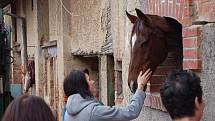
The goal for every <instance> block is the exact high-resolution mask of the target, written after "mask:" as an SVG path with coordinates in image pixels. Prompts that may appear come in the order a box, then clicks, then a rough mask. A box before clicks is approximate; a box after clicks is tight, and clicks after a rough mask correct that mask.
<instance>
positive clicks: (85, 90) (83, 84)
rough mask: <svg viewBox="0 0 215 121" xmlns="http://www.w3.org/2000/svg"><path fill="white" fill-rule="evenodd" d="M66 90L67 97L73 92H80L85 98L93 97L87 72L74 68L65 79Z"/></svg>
mask: <svg viewBox="0 0 215 121" xmlns="http://www.w3.org/2000/svg"><path fill="white" fill-rule="evenodd" d="M63 87H64V92H65V95H66V96H67V97H69V96H70V95H73V94H80V95H81V96H82V97H83V98H87V97H92V93H91V91H90V88H89V84H88V81H87V79H86V77H85V73H84V72H83V71H80V70H74V71H72V72H70V74H69V75H68V76H67V77H66V78H65V79H64V84H63Z"/></svg>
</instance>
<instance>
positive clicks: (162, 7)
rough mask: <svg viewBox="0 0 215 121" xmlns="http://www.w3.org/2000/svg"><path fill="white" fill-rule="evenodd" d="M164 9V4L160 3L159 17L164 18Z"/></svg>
mask: <svg viewBox="0 0 215 121" xmlns="http://www.w3.org/2000/svg"><path fill="white" fill-rule="evenodd" d="M164 8H165V3H164V2H162V3H161V14H160V15H161V16H164Z"/></svg>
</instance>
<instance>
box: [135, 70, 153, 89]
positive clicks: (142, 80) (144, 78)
mask: <svg viewBox="0 0 215 121" xmlns="http://www.w3.org/2000/svg"><path fill="white" fill-rule="evenodd" d="M151 76H152V71H151V69H147V70H146V72H145V73H144V74H143V71H140V73H139V76H138V77H137V85H138V86H137V88H138V89H141V90H143V89H144V86H146V84H147V82H148V81H149V79H150V78H151Z"/></svg>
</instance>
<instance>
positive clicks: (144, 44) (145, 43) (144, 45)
mask: <svg viewBox="0 0 215 121" xmlns="http://www.w3.org/2000/svg"><path fill="white" fill-rule="evenodd" d="M147 45H148V41H142V42H141V43H140V46H141V47H146V46H147Z"/></svg>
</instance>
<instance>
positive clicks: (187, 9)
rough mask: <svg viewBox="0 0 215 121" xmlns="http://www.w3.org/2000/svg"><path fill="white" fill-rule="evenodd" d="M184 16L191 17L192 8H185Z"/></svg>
mask: <svg viewBox="0 0 215 121" xmlns="http://www.w3.org/2000/svg"><path fill="white" fill-rule="evenodd" d="M183 12H184V13H183V16H184V17H189V16H190V8H189V7H185V8H184V10H183Z"/></svg>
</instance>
